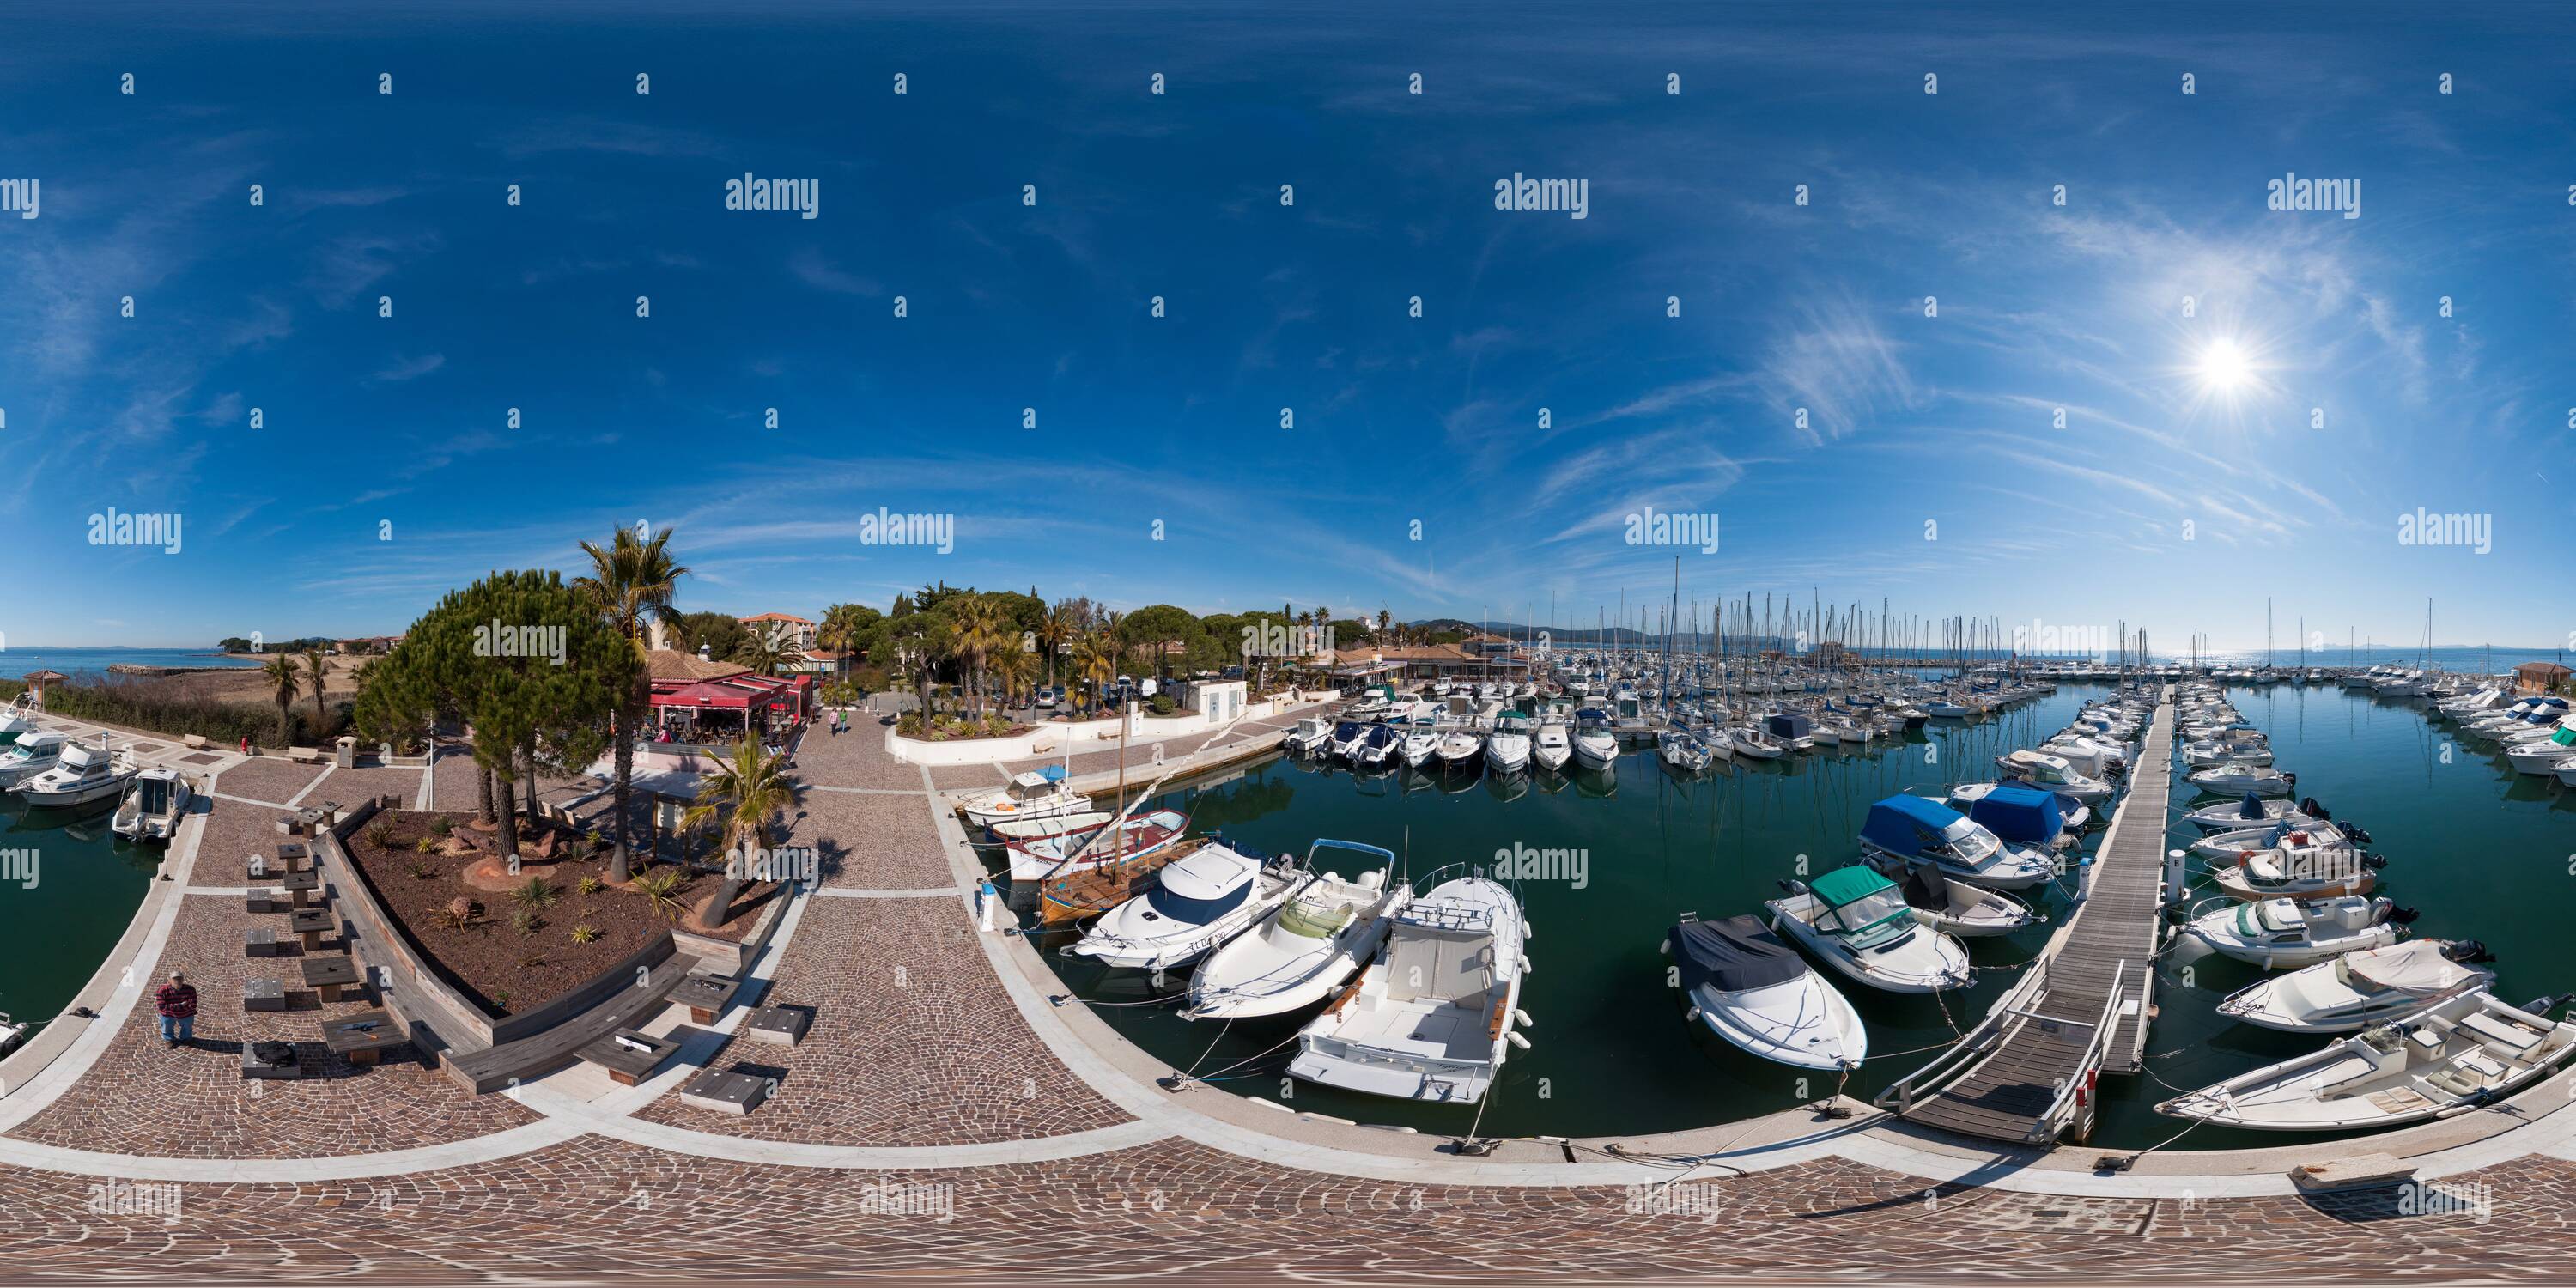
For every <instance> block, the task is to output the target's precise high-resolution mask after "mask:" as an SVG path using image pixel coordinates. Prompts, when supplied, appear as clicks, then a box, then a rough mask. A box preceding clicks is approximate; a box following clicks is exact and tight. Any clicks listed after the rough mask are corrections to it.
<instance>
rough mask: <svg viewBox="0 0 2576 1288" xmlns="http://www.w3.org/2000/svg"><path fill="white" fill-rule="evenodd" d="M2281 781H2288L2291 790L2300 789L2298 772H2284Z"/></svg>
mask: <svg viewBox="0 0 2576 1288" xmlns="http://www.w3.org/2000/svg"><path fill="white" fill-rule="evenodd" d="M2281 781H2282V782H2285V783H2288V784H2289V785H2290V790H2291V791H2294V792H2295V791H2297V790H2299V776H2298V775H2297V774H2295V773H2284V774H2282V775H2281ZM2320 817H2323V816H2322V815H2320Z"/></svg>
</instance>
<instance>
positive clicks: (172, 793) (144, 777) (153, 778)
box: [109, 765, 191, 842]
mask: <svg viewBox="0 0 2576 1288" xmlns="http://www.w3.org/2000/svg"><path fill="white" fill-rule="evenodd" d="M190 797H191V792H190V789H189V787H188V780H187V779H185V778H182V777H180V776H179V771H178V770H175V769H172V768H170V767H168V766H166V765H155V766H153V767H151V768H150V769H146V770H144V771H142V772H141V773H138V774H136V775H135V776H134V785H133V786H131V787H128V788H126V789H125V799H124V800H123V801H121V802H119V803H118V805H117V807H116V820H115V821H114V822H113V823H111V824H110V825H109V826H110V827H111V828H112V829H113V830H114V831H115V832H116V834H117V835H118V836H122V837H124V838H125V839H127V840H129V841H137V842H143V841H163V842H166V841H168V840H169V839H170V837H171V835H172V834H174V833H176V832H177V831H178V830H179V821H180V820H181V819H184V818H186V817H187V816H188V802H189V799H190Z"/></svg>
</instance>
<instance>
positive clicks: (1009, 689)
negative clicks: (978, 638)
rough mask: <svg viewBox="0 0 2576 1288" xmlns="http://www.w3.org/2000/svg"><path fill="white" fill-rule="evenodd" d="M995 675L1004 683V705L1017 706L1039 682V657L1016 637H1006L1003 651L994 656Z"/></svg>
mask: <svg viewBox="0 0 2576 1288" xmlns="http://www.w3.org/2000/svg"><path fill="white" fill-rule="evenodd" d="M993 674H994V675H996V676H998V677H1000V679H1001V681H1002V705H1003V706H1004V707H1006V708H1007V707H1012V706H1017V705H1019V704H1020V702H1021V701H1022V700H1023V699H1024V698H1025V697H1026V695H1027V693H1028V690H1029V688H1030V686H1031V685H1034V684H1035V683H1036V682H1037V677H1038V655H1037V654H1035V653H1032V652H1030V651H1029V650H1028V648H1027V646H1026V645H1024V644H1022V643H1021V641H1020V638H1019V637H1018V636H1016V635H1006V636H1005V637H1004V639H1003V641H1002V649H1001V651H1000V652H998V653H995V654H994V655H993Z"/></svg>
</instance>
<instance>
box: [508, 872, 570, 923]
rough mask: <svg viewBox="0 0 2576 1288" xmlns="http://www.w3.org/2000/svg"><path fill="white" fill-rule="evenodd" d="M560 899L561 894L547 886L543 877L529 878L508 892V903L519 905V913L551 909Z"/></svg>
mask: <svg viewBox="0 0 2576 1288" xmlns="http://www.w3.org/2000/svg"><path fill="white" fill-rule="evenodd" d="M561 897H563V892H562V891H560V890H557V889H555V888H554V887H553V886H550V885H547V884H546V879H545V878H544V877H530V878H528V879H527V880H525V881H523V882H520V883H519V885H518V887H517V888H516V889H514V890H512V891H510V902H512V903H515V904H517V905H519V909H520V911H522V912H527V913H531V914H533V913H539V912H543V911H545V910H546V909H548V908H551V907H553V906H554V903H555V900H557V899H559V898H561Z"/></svg>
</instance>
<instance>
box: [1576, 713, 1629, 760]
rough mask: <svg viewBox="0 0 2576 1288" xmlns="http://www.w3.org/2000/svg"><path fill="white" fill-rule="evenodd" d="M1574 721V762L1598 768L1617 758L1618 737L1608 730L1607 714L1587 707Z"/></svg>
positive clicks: (1608, 719)
mask: <svg viewBox="0 0 2576 1288" xmlns="http://www.w3.org/2000/svg"><path fill="white" fill-rule="evenodd" d="M1574 720H1575V726H1574V758H1575V759H1576V760H1580V761H1582V762H1583V763H1584V764H1587V765H1591V766H1593V767H1595V768H1599V767H1600V766H1602V765H1607V764H1609V763H1610V762H1611V761H1614V760H1617V759H1618V758H1619V735H1618V734H1616V733H1613V732H1612V731H1611V729H1610V716H1609V713H1607V712H1604V711H1598V710H1594V709H1592V708H1589V707H1587V708H1585V709H1584V710H1583V711H1581V712H1579V713H1577V714H1576V716H1575V718H1574Z"/></svg>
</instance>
